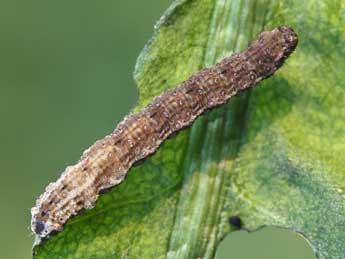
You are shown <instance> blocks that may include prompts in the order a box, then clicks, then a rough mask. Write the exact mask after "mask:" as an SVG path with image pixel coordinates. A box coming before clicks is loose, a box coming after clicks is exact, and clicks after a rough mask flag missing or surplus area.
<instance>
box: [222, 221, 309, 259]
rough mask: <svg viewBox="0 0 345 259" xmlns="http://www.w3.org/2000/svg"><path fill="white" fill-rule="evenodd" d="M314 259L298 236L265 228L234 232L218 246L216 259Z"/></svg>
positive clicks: (291, 232) (307, 246)
mask: <svg viewBox="0 0 345 259" xmlns="http://www.w3.org/2000/svg"><path fill="white" fill-rule="evenodd" d="M228 258H237V259H277V258H279V259H291V258H294V259H316V256H315V255H314V253H313V250H312V248H311V247H310V245H309V244H308V242H307V241H306V240H305V239H304V238H303V237H302V236H300V235H299V234H297V233H295V232H293V231H290V230H287V229H281V228H275V227H265V228H263V229H261V230H259V231H256V232H253V233H248V232H246V231H236V232H233V233H231V234H229V235H228V236H227V237H226V238H225V239H224V240H223V241H222V242H221V243H220V245H219V247H218V250H217V255H216V259H228Z"/></svg>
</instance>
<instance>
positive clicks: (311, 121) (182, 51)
mask: <svg viewBox="0 0 345 259" xmlns="http://www.w3.org/2000/svg"><path fill="white" fill-rule="evenodd" d="M282 24H284V25H289V26H292V27H293V28H294V29H295V30H296V32H297V33H298V35H299V40H300V44H299V46H298V48H297V50H296V52H295V54H293V55H292V56H291V57H290V58H289V60H288V61H287V63H286V64H285V65H284V66H283V68H282V69H281V70H280V71H278V72H277V73H276V74H275V76H274V77H271V78H270V79H268V80H266V81H265V82H263V83H261V86H260V87H257V88H255V89H254V90H252V91H250V92H245V93H242V94H240V95H239V96H237V97H235V98H233V99H232V100H231V101H230V102H229V103H228V104H227V105H224V106H223V107H221V108H218V109H216V110H214V111H212V112H211V113H209V114H208V115H207V116H202V117H200V118H199V119H197V121H196V122H195V123H194V124H193V126H192V127H191V128H190V129H188V130H185V131H183V132H181V133H180V134H179V135H178V136H177V137H175V138H174V139H170V140H167V141H166V142H165V143H164V144H163V146H162V147H161V148H160V149H159V150H158V152H157V153H156V154H155V155H154V156H152V157H150V158H148V159H147V160H146V161H145V163H144V164H143V165H141V166H139V167H135V168H133V169H132V170H131V171H130V173H129V175H128V177H127V178H126V180H125V182H124V183H123V184H121V185H120V186H118V187H116V188H114V189H113V190H112V191H111V192H110V193H108V194H105V195H102V196H101V198H100V199H99V200H98V202H97V206H96V208H94V209H92V210H87V211H85V212H83V213H82V214H81V215H79V216H77V217H76V218H74V219H72V220H70V222H69V223H68V224H67V225H66V228H65V230H64V231H63V232H61V233H59V234H57V235H56V236H55V237H52V238H51V239H49V240H47V241H46V242H44V243H43V244H42V245H37V246H35V247H34V253H35V256H34V257H35V258H37V259H43V258H73V259H78V258H84V259H85V258H93V259H95V258H166V257H167V258H196V257H202V258H213V257H214V255H215V251H216V248H217V244H218V243H219V242H220V240H222V239H223V238H224V237H225V235H226V234H227V233H229V232H230V231H233V230H234V229H231V227H230V226H229V225H228V218H229V216H231V215H238V216H240V217H241V219H242V221H243V223H244V227H245V228H247V229H249V230H255V229H257V228H259V227H261V226H265V225H270V226H279V227H283V228H289V229H292V230H294V231H296V232H299V233H301V234H302V235H303V236H305V237H306V238H307V239H308V240H309V242H310V243H311V245H312V247H313V249H314V251H315V253H316V254H317V256H318V258H343V257H344V254H345V245H344V244H345V234H344V227H345V207H344V205H345V202H344V199H345V194H344V192H345V182H344V180H345V166H344V154H345V79H344V78H345V77H344V75H345V72H344V71H345V70H344V69H345V48H344V46H345V26H344V24H345V3H344V1H336V0H334V1H331V0H326V1H320V2H317V1H313V0H305V1H303V2H302V1H297V0H290V1H269V0H266V1H265V0H261V1H255V0H177V1H175V2H174V3H173V4H172V6H171V7H170V8H169V9H168V10H167V12H166V13H165V14H164V15H163V17H162V18H161V20H160V21H159V23H158V24H157V26H156V29H155V33H154V36H153V38H152V39H151V40H150V42H149V43H148V44H147V46H146V47H145V49H144V50H143V52H142V53H141V55H140V57H139V59H138V63H137V66H136V71H135V79H136V81H137V83H138V87H139V91H140V98H139V103H138V105H137V107H136V108H135V111H137V110H139V109H141V108H143V107H144V106H145V105H147V104H148V103H150V102H151V101H152V99H153V98H154V97H155V96H157V95H159V94H161V93H163V92H164V91H165V90H166V89H168V88H169V87H173V86H175V85H177V84H178V83H180V82H181V81H183V80H184V79H186V78H187V77H188V76H189V75H190V74H192V73H193V72H195V71H197V70H198V69H200V68H202V67H205V66H210V65H213V64H214V63H215V62H216V61H217V60H219V59H221V58H222V57H224V56H226V55H229V54H231V53H232V52H234V51H239V50H242V49H244V48H245V47H246V46H247V44H248V43H249V42H250V40H251V39H252V38H253V37H255V36H256V35H257V34H258V33H259V32H260V31H262V30H264V29H272V28H273V27H276V26H278V25H282ZM230 256H231V255H229V257H230Z"/></svg>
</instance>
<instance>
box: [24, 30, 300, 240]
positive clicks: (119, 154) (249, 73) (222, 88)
mask: <svg viewBox="0 0 345 259" xmlns="http://www.w3.org/2000/svg"><path fill="white" fill-rule="evenodd" d="M297 42H298V39H297V34H296V33H295V32H294V31H293V29H291V28H289V27H286V26H281V27H278V28H276V29H274V30H272V31H265V32H262V33H261V34H260V35H259V37H258V39H257V40H255V41H254V42H253V43H252V44H251V45H250V46H249V47H248V48H247V49H246V50H244V51H242V52H240V53H236V54H233V55H231V56H229V57H226V58H224V59H223V60H221V61H220V62H219V63H218V64H216V65H215V66H214V67H210V68H204V69H202V70H201V71H199V72H197V73H195V74H194V75H192V76H191V77H189V79H187V80H186V81H184V82H182V83H181V84H180V85H178V86H177V87H175V88H172V89H170V90H168V91H166V92H165V93H163V94H162V95H160V96H158V97H156V98H155V99H154V100H153V102H152V103H151V104H149V105H148V106H147V107H146V108H144V109H143V110H141V111H140V112H137V113H134V114H131V115H129V116H128V117H126V118H125V119H124V120H123V121H122V122H120V123H119V124H118V126H117V127H116V129H115V130H114V131H113V132H112V133H111V134H110V135H108V136H106V137H105V138H103V139H101V140H98V141H97V142H96V143H95V144H93V145H92V146H91V147H90V148H88V149H87V150H86V151H84V153H83V155H82V156H81V158H80V160H79V161H78V162H77V163H76V164H75V165H73V166H69V167H67V168H66V169H65V171H64V172H63V173H62V174H61V176H60V178H59V179H58V180H57V181H56V182H54V183H50V184H49V185H48V186H47V187H46V189H45V192H44V193H43V194H42V195H41V196H40V197H39V198H38V199H37V201H36V205H35V207H33V208H32V209H31V214H32V219H31V229H32V231H33V233H34V234H36V235H37V236H38V237H39V238H48V237H50V236H51V235H52V234H53V233H55V232H58V231H62V230H63V226H64V224H65V223H66V222H67V220H68V219H69V218H70V217H71V216H74V215H77V214H78V212H79V211H80V210H82V209H84V208H85V209H90V208H92V207H94V205H95V202H96V200H97V198H98V196H99V194H100V192H101V191H102V190H105V189H108V188H111V187H113V186H115V185H118V184H119V183H121V182H122V181H123V180H124V178H125V176H126V174H127V172H128V171H129V169H130V168H131V167H132V166H133V165H134V164H135V163H137V162H139V161H141V160H143V159H144V158H146V157H147V156H149V155H151V154H153V153H154V152H155V151H156V150H157V148H159V146H160V145H161V144H162V142H163V141H164V140H165V139H167V138H168V137H169V136H170V135H172V134H173V133H176V132H178V131H180V130H181V129H183V128H185V127H187V126H189V125H191V124H192V123H193V121H194V120H195V119H196V118H197V117H198V116H199V115H201V114H202V113H203V112H204V111H205V110H208V109H212V108H214V107H216V106H219V105H222V104H224V103H226V102H227V101H228V100H229V99H230V98H231V97H232V96H234V95H236V94H237V93H239V92H241V91H243V90H245V89H248V88H250V87H253V86H255V85H256V84H257V83H258V82H259V81H261V80H263V79H265V78H267V77H269V76H271V75H272V74H273V73H274V72H275V71H276V70H277V69H279V67H281V66H282V64H283V62H284V61H285V59H286V58H287V57H288V56H289V55H290V54H291V53H292V52H293V51H294V49H295V48H296V46H297Z"/></svg>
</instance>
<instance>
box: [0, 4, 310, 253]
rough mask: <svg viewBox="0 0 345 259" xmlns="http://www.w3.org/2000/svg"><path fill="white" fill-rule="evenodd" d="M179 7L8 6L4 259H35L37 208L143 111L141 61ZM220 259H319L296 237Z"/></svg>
mask: <svg viewBox="0 0 345 259" xmlns="http://www.w3.org/2000/svg"><path fill="white" fill-rule="evenodd" d="M169 4H170V0H159V1H158V0H146V1H140V0H127V1H121V2H120V1H115V0H113V1H97V2H96V1H90V0H84V1H81V0H75V1H65V0H62V1H43V0H34V1H24V0H2V1H1V3H0V33H1V40H0V54H1V55H0V71H1V72H0V75H1V76H0V87H1V88H0V89H1V90H0V113H1V128H0V144H1V148H0V163H1V174H0V177H1V179H0V190H1V196H0V199H1V200H0V201H1V205H2V210H1V211H2V213H1V220H0V224H1V234H0V247H1V250H0V258H1V259H21V258H30V257H31V246H32V242H33V236H32V235H31V234H30V233H31V232H30V230H29V222H30V208H31V207H32V206H33V205H34V202H35V199H36V197H37V196H38V195H39V194H41V193H42V192H43V190H44V187H45V186H46V185H47V183H49V182H50V181H54V180H56V178H57V177H58V176H59V175H60V173H61V172H62V171H63V170H64V168H65V167H66V166H67V165H69V164H73V163H74V162H75V161H76V160H77V159H78V158H79V156H80V154H81V152H82V151H83V150H84V149H86V148H87V147H88V146H89V145H90V144H92V143H93V142H94V141H95V140H96V139H99V138H102V137H103V136H105V135H106V134H108V133H109V132H111V131H112V130H113V128H114V127H115V126H116V124H117V122H119V121H120V120H121V119H122V118H123V117H124V116H125V115H126V114H127V113H128V112H129V111H130V110H131V108H132V107H133V106H134V104H135V101H136V99H137V91H136V88H135V84H134V82H133V79H132V71H133V69H134V65H135V61H136V57H137V56H138V54H139V52H140V51H141V49H142V48H143V47H144V44H145V43H146V42H147V40H148V39H149V38H150V37H151V34H152V32H153V25H154V24H155V22H156V20H157V19H158V18H159V17H160V15H162V13H163V12H164V10H165V9H166V8H167V7H168V6H169ZM217 258H218V259H224V258H237V259H245V258H253V259H261V258H262V259H263V258H265V259H270V258H281V259H284V258H296V259H298V258H301V259H302V258H303V259H308V258H314V256H313V255H312V252H311V248H310V247H309V246H308V244H307V242H306V241H304V240H303V239H302V238H300V237H299V236H297V235H296V234H294V233H291V232H289V231H286V230H278V229H272V228H268V229H264V230H262V231H259V232H256V233H254V234H250V235H249V234H247V233H245V232H239V233H233V234H231V235H229V236H228V237H227V238H226V240H225V241H224V242H222V244H221V246H220V249H219V251H218V256H217Z"/></svg>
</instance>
